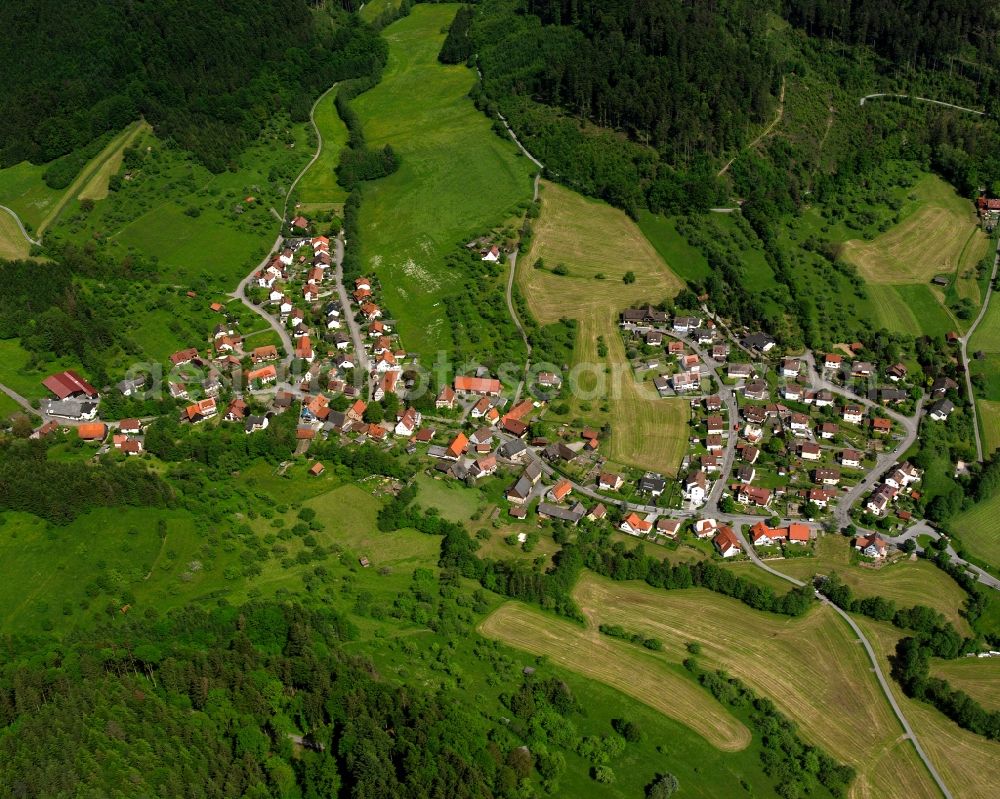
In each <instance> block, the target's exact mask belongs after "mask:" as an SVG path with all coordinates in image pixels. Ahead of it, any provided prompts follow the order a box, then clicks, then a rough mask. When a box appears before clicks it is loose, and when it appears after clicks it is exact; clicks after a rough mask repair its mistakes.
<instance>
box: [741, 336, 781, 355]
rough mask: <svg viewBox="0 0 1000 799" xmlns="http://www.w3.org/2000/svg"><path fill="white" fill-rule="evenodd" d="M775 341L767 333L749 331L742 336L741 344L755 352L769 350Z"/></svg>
mask: <svg viewBox="0 0 1000 799" xmlns="http://www.w3.org/2000/svg"><path fill="white" fill-rule="evenodd" d="M775 343H776V342H775V340H774V339H773V338H771V337H770V336H769V335H767V333H751V334H750V335H749V336H745V337H744V338H743V346H744V347H746V348H747V349H748V350H754V351H756V352H770V351H771V350H772V349H773V348H774V345H775Z"/></svg>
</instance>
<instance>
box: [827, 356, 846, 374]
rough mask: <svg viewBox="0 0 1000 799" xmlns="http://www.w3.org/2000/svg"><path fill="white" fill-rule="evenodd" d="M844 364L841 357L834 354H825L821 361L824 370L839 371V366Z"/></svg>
mask: <svg viewBox="0 0 1000 799" xmlns="http://www.w3.org/2000/svg"><path fill="white" fill-rule="evenodd" d="M843 362H844V357H843V356H842V355H836V354H834V353H827V354H826V358H824V359H823V368H824V369H830V370H833V369H839V368H840V365H841V364H842V363H843Z"/></svg>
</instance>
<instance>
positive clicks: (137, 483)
mask: <svg viewBox="0 0 1000 799" xmlns="http://www.w3.org/2000/svg"><path fill="white" fill-rule="evenodd" d="M47 449H48V444H47V443H46V442H45V441H41V440H18V439H12V438H4V439H2V440H0V509H2V510H14V511H22V512H25V513H33V514H35V515H36V516H40V517H41V518H43V519H45V520H46V521H48V522H51V523H52V524H60V525H62V524H68V523H69V522H71V521H73V520H74V519H75V518H76V517H77V516H79V515H80V514H82V513H86V512H87V511H88V510H91V509H92V508H95V507H120V506H138V507H164V506H167V505H172V504H173V503H174V501H175V497H174V493H173V490H172V489H171V488H170V486H169V485H167V483H165V482H164V481H163V480H162V479H161V478H160V477H159V476H158V475H157V474H156V473H154V472H151V471H148V470H147V469H146V467H145V466H144V465H142V464H141V463H137V462H134V461H129V462H126V463H123V464H111V463H106V462H103V461H102V462H99V463H97V464H94V465H88V464H85V463H81V462H79V461H50V460H48V459H47V457H46V451H47Z"/></svg>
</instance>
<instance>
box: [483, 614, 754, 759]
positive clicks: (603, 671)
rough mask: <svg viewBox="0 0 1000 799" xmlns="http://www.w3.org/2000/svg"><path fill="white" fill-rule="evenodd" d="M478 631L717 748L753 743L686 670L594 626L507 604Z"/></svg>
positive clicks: (730, 747) (741, 726) (729, 714)
mask: <svg viewBox="0 0 1000 799" xmlns="http://www.w3.org/2000/svg"><path fill="white" fill-rule="evenodd" d="M479 632H480V633H481V634H482V635H485V636H486V637H487V638H495V639H497V640H500V641H503V642H504V643H505V644H509V645H510V646H513V647H516V648H518V649H523V650H525V651H526V652H531V653H532V654H535V655H544V656H546V657H547V658H548V659H549V660H551V661H552V662H553V663H556V664H557V665H559V666H562V667H564V668H568V669H570V670H571V671H575V672H577V673H578V674H582V675H583V676H585V677H589V678H591V679H594V680H597V681H598V682H601V683H604V684H605V685H609V686H611V687H612V688H615V689H617V690H619V691H621V692H622V693H624V694H626V695H627V696H631V697H632V698H634V699H638V700H639V701H640V702H643V703H645V704H647V705H649V706H650V707H652V708H655V709H656V710H659V711H660V712H661V713H663V715H665V716H668V717H670V718H672V719H675V720H676V721H679V722H681V723H682V724H686V725H687V726H689V727H690V728H691V729H693V730H694V731H695V732H697V733H698V734H699V735H701V736H702V737H703V738H705V740H706V741H708V742H709V743H710V744H712V746H714V747H715V748H717V749H721V750H724V751H739V750H741V749H745V748H746V747H747V746H748V745H749V744H750V730H748V729H747V728H746V727H745V726H744V725H743V724H742V723H741V722H740V721H739V720H738V719H736V718H734V717H733V715H732V714H731V713H729V711H728V710H726V709H725V708H724V707H723V706H722V705H721V704H719V703H718V702H716V701H715V699H713V698H712V695H711V694H709V693H708V692H707V691H705V690H704V689H703V688H701V687H700V686H699V685H698V684H697V683H695V682H694V681H693V680H692V679H690V677H688V676H687V675H686V674H685V673H684V671H683V670H681V669H678V668H677V666H676V665H674V664H670V663H667V662H666V661H664V660H663V659H662V658H659V657H657V656H656V655H654V654H652V653H650V652H647V651H645V650H643V649H641V648H639V647H636V646H635V645H633V644H628V643H625V642H624V641H618V640H616V639H614V638H610V637H608V636H606V635H602V634H601V633H599V632H598V631H597V630H596V629H595V628H594V627H591V628H590V629H583V628H582V627H579V626H577V625H575V624H573V623H572V622H569V621H565V620H564V619H560V618H557V617H555V616H550V615H548V614H546V613H543V612H542V611H540V610H536V609H535V608H532V607H529V606H528V605H523V604H521V603H520V602H508V603H506V604H505V605H502V606H501V607H500V608H498V609H497V610H496V611H495V612H494V613H492V614H491V615H490V616H488V617H487V618H486V619H485V620H484V621H483V622H482V623H481V624H480V625H479Z"/></svg>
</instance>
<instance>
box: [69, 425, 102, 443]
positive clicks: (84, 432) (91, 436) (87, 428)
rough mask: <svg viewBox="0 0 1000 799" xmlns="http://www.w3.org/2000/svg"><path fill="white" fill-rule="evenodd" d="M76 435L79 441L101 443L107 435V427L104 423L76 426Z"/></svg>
mask: <svg viewBox="0 0 1000 799" xmlns="http://www.w3.org/2000/svg"><path fill="white" fill-rule="evenodd" d="M76 435H77V437H78V438H79V439H80V440H81V441H97V442H101V441H104V439H105V438H106V437H107V435H108V426H107V425H106V424H104V422H89V423H87V424H81V425H78V426H77V428H76Z"/></svg>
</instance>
